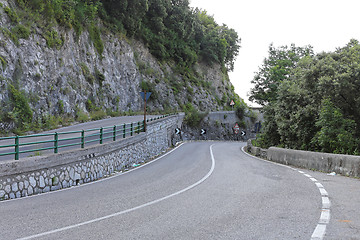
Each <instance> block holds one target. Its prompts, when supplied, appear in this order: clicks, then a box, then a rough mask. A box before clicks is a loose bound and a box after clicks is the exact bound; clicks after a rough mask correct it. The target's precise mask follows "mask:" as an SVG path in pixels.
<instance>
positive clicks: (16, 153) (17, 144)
mask: <svg viewBox="0 0 360 240" xmlns="http://www.w3.org/2000/svg"><path fill="white" fill-rule="evenodd" d="M15 160H19V136H16V137H15Z"/></svg>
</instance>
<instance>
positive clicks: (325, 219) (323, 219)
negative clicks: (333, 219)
mask: <svg viewBox="0 0 360 240" xmlns="http://www.w3.org/2000/svg"><path fill="white" fill-rule="evenodd" d="M329 222H330V210H329V209H323V210H322V212H321V216H320V220H319V223H323V224H327V223H329Z"/></svg>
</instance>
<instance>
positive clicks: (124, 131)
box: [123, 123, 126, 138]
mask: <svg viewBox="0 0 360 240" xmlns="http://www.w3.org/2000/svg"><path fill="white" fill-rule="evenodd" d="M125 137H126V123H124V125H123V138H125Z"/></svg>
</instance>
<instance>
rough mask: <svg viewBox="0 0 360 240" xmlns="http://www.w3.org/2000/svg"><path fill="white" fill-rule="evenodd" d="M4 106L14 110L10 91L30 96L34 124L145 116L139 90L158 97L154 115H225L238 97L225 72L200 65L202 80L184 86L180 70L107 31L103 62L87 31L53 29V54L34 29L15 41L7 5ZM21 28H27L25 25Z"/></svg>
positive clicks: (0, 77) (1, 48)
mask: <svg viewBox="0 0 360 240" xmlns="http://www.w3.org/2000/svg"><path fill="white" fill-rule="evenodd" d="M0 3H1V4H2V6H0V25H1V29H0V57H1V59H0V60H1V63H0V81H1V82H0V104H1V107H2V109H3V110H4V109H7V110H8V111H10V110H11V109H8V106H9V105H10V104H9V103H10V101H11V98H10V96H9V85H10V84H11V85H13V86H15V88H17V89H18V90H20V91H22V92H23V94H25V96H26V98H27V99H28V101H29V105H30V108H31V109H32V110H33V112H34V117H36V116H42V115H61V114H67V115H71V116H75V115H76V112H78V111H84V112H88V111H91V110H92V109H93V108H94V107H95V106H96V107H98V108H100V109H102V110H106V109H108V110H109V109H110V110H112V111H118V112H125V111H129V110H132V111H140V110H141V109H142V100H141V98H140V95H139V92H140V84H141V82H142V81H145V82H146V83H147V85H148V86H150V88H151V89H152V90H153V91H154V94H153V97H152V99H151V101H150V102H149V108H150V111H155V110H160V111H161V110H168V111H170V110H179V109H180V108H181V107H180V106H181V105H182V104H185V103H187V102H190V103H192V104H193V105H194V106H197V108H199V109H200V110H217V109H221V108H222V106H221V101H220V100H221V99H222V100H223V103H224V102H225V101H228V98H230V97H231V96H232V95H233V94H234V93H233V90H232V85H231V83H230V81H229V79H228V76H227V73H223V71H222V68H221V66H217V65H213V66H207V65H206V64H202V63H199V64H197V65H196V66H194V68H195V69H196V78H195V79H194V78H191V79H190V80H189V79H185V78H184V74H183V73H181V72H178V71H174V69H176V63H160V62H158V61H157V59H155V58H154V57H153V56H152V55H151V54H150V53H149V51H148V49H147V48H146V46H144V45H143V44H142V43H141V42H138V41H135V40H132V39H127V38H126V37H124V36H119V35H115V34H113V33H110V32H108V31H107V30H106V29H105V28H101V26H100V29H102V33H101V40H102V43H103V44H104V51H103V53H102V54H101V55H100V54H99V53H98V52H97V51H96V48H95V47H94V43H93V42H92V41H91V39H90V37H89V34H88V32H86V31H85V32H83V33H82V34H81V35H80V36H76V34H75V33H74V31H73V30H69V29H64V28H60V27H54V28H53V29H54V31H55V32H56V33H57V36H58V39H59V41H60V43H58V44H57V45H55V46H53V47H49V44H48V43H47V40H46V39H45V37H44V36H45V34H46V33H44V32H43V30H42V29H40V28H37V27H34V26H33V27H31V28H30V29H31V32H30V36H29V38H28V39H22V38H19V39H18V43H16V41H14V40H12V38H11V34H9V32H11V31H12V29H13V28H14V27H15V24H14V23H13V22H12V21H11V20H10V17H9V14H7V13H6V12H5V10H4V9H5V8H6V7H10V8H11V7H14V6H13V5H12V4H11V1H4V0H0ZM20 24H21V23H20Z"/></svg>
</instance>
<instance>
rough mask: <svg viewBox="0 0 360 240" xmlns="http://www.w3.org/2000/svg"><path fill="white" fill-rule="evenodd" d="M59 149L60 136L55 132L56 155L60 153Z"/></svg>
mask: <svg viewBox="0 0 360 240" xmlns="http://www.w3.org/2000/svg"><path fill="white" fill-rule="evenodd" d="M58 147H59V134H58V133H57V132H55V135H54V153H58Z"/></svg>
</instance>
